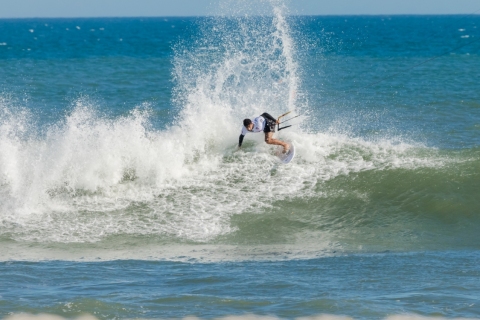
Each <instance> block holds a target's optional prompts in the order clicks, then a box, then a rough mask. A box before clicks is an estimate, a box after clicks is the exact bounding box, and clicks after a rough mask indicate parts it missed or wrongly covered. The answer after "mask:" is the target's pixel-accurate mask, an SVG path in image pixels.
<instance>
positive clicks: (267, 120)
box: [261, 113, 277, 133]
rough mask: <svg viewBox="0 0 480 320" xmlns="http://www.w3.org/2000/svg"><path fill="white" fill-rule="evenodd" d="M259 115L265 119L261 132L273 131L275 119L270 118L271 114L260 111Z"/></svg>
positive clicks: (275, 123)
mask: <svg viewBox="0 0 480 320" xmlns="http://www.w3.org/2000/svg"><path fill="white" fill-rule="evenodd" d="M261 116H262V117H263V118H264V119H265V127H264V128H263V132H265V133H269V132H275V126H276V125H277V121H276V120H272V118H273V117H272V116H271V115H269V114H268V113H262V114H261Z"/></svg>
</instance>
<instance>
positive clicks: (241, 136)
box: [238, 134, 245, 148]
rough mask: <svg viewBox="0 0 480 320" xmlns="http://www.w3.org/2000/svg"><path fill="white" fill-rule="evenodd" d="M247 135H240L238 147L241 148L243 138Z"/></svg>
mask: <svg viewBox="0 0 480 320" xmlns="http://www.w3.org/2000/svg"><path fill="white" fill-rule="evenodd" d="M244 137H245V136H244V135H243V134H241V135H240V137H238V147H239V148H240V147H241V146H242V143H243V138H244Z"/></svg>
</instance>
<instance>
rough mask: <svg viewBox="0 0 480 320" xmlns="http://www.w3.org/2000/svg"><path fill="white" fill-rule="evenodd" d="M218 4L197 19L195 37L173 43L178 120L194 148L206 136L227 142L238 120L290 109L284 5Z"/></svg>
mask: <svg viewBox="0 0 480 320" xmlns="http://www.w3.org/2000/svg"><path fill="white" fill-rule="evenodd" d="M220 7H221V8H222V9H221V11H220V13H219V14H218V15H217V16H214V17H210V18H206V19H205V20H201V22H199V27H200V30H201V32H200V35H199V37H198V38H196V39H194V40H190V41H189V42H186V43H181V44H180V45H179V46H177V47H176V48H175V51H176V56H175V61H174V65H175V69H174V79H175V82H176V84H177V86H176V89H175V92H174V96H175V98H174V101H175V102H176V103H177V106H178V107H179V108H181V111H180V116H179V118H178V121H179V123H180V125H181V126H182V128H183V129H184V130H186V131H192V132H193V131H194V132H195V137H194V139H195V140H196V144H195V147H196V148H200V147H201V146H202V145H204V144H205V142H206V141H215V143H217V144H220V145H221V146H222V148H224V147H226V146H228V144H229V143H230V144H231V141H232V139H233V140H235V135H238V133H237V131H238V127H239V123H240V122H239V119H240V120H241V119H243V118H245V117H247V116H253V115H255V114H260V113H262V112H264V111H267V110H268V111H269V112H270V113H272V114H281V113H283V112H285V111H286V110H295V108H296V101H297V91H298V87H299V76H298V67H297V63H296V61H295V57H294V56H295V46H294V42H293V39H292V38H291V35H290V30H289V26H288V23H287V20H286V10H287V9H286V7H285V6H284V5H283V4H282V3H281V2H279V1H255V2H253V1H235V3H234V5H233V3H231V2H228V1H225V2H222V3H221V6H220ZM253 13H255V14H253ZM191 43H194V44H195V45H194V46H193V47H191ZM219 119H221V120H220V121H219ZM204 128H208V130H205V129H204ZM222 148H221V149H222Z"/></svg>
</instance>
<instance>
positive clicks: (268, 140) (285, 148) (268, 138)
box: [265, 132, 288, 153]
mask: <svg viewBox="0 0 480 320" xmlns="http://www.w3.org/2000/svg"><path fill="white" fill-rule="evenodd" d="M265 142H266V143H268V144H275V145H278V146H282V147H283V153H287V151H288V144H287V143H286V142H283V141H281V140H277V139H274V138H273V132H265Z"/></svg>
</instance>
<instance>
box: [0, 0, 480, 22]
mask: <svg viewBox="0 0 480 320" xmlns="http://www.w3.org/2000/svg"><path fill="white" fill-rule="evenodd" d="M218 1H221V0H0V18H33V17H49V18H56V17H152V16H157V17H165V16H203V15H211V14H212V13H215V9H214V8H215V7H216V4H215V3H216V2H218ZM235 1H238V2H245V1H246V0H233V1H232V0H230V2H233V3H234V2H235ZM256 1H259V0H256ZM274 1H279V0H274ZM285 2H286V3H287V4H288V7H289V8H290V10H291V11H290V12H291V13H294V14H301V15H359V14H386V15H391V14H472V13H476V14H480V0H286V1H285ZM251 3H255V1H251Z"/></svg>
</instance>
